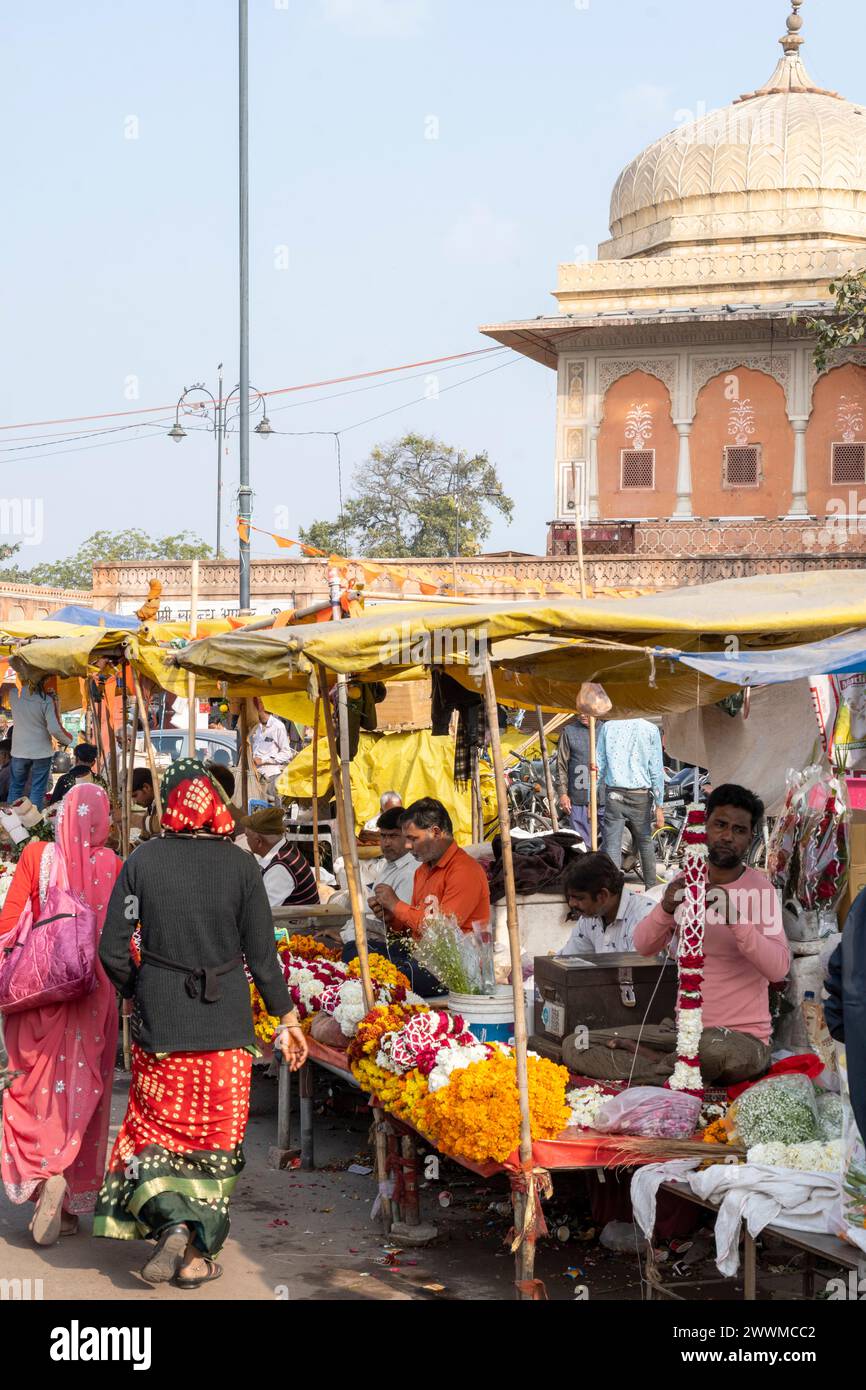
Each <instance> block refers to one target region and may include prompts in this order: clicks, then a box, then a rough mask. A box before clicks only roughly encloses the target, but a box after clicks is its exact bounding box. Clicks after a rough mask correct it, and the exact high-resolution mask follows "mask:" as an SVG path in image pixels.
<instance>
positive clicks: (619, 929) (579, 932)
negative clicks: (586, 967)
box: [559, 854, 653, 956]
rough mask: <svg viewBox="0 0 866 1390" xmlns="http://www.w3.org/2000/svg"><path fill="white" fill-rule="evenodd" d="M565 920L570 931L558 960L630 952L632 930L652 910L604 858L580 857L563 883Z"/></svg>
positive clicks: (650, 903)
mask: <svg viewBox="0 0 866 1390" xmlns="http://www.w3.org/2000/svg"><path fill="white" fill-rule="evenodd" d="M565 901H566V902H567V903H568V906H569V914H568V915H569V918H571V919H573V918H575V917H576V918H577V922H576V925H575V928H574V931H573V932H572V933H571V936H570V937H569V938H568V941H567V942H566V943H565V945H564V946H563V948H562V950H561V951H560V953H559V954H560V955H562V956H578V955H586V954H592V953H593V952H597V951H633V950H634V949H635V946H634V930H635V927H636V926H637V924H638V922H642V921H643V919H644V917H646V915H647V913H649V912H651V911H652V909H653V903H652V901H651V900H650V899H649V898H647V897H645V896H644V894H643V893H638V892H637V891H636V890H635V889H634V888H630V887H629V886H628V885H627V883H626V881H625V874H624V873H623V872H622V869H618V868H617V867H616V865H615V864H614V862H613V860H612V859H610V858H609V857H608V855H606V854H581V855H580V856H579V858H578V859H577V860H576V862H575V863H574V864H572V866H571V868H570V869H569V871H568V874H567V875H566V879H565Z"/></svg>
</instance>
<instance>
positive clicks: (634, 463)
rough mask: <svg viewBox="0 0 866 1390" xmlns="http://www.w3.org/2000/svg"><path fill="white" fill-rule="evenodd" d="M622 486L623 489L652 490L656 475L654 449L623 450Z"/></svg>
mask: <svg viewBox="0 0 866 1390" xmlns="http://www.w3.org/2000/svg"><path fill="white" fill-rule="evenodd" d="M621 461H622V486H623V487H624V488H644V489H647V488H654V487H655V485H656V483H655V475H656V451H655V449H623V450H622V455H621Z"/></svg>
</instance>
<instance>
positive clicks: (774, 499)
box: [691, 358, 794, 517]
mask: <svg viewBox="0 0 866 1390" xmlns="http://www.w3.org/2000/svg"><path fill="white" fill-rule="evenodd" d="M714 360H715V361H717V362H718V361H719V360H722V361H723V365H722V367H721V369H720V370H719V371H717V372H716V373H714V374H713V375H712V376H708V377H707V378H706V380H705V381H704V382H703V384H702V386H701V387H700V390H698V391H697V394H696V397H695V417H694V421H693V424H692V432H691V456H692V507H693V510H694V512H695V514H696V515H697V516H704V517H713V516H766V517H778V516H784V515H785V514H786V513H787V511H788V509H789V507H790V504H791V481H792V477H793V467H794V431H793V428H792V426H791V422H790V420H789V418H788V402H787V397H786V394H785V389H784V386H783V384H782V382H781V381H779V379H778V376H777V375H776V374H775V373H773V374H771V373H768V372H765V371H764V369H763V367H755V366H749V365H747V362H748V360H749V359H740V360H739V361H737V360H736V359H733V360H727V359H718V358H716V359H714ZM759 360H762V359H759ZM734 449H736V450H744V451H751V450H757V455H754V454H751V453H748V454H747V453H739V454H736V455H735V454H733V453H732V452H731V451H733V450H734ZM726 450H727V451H728V453H727V454H726ZM749 459H753V460H754V461H755V462H756V465H757V473H756V483H755V484H754V485H751V484H750V483H744V484H742V485H737V484H736V483H735V482H734V481H733V478H735V477H736V476H737V463H738V461H739V463H740V466H741V467H742V468H745V467H746V461H747V460H749ZM726 460H727V467H726ZM741 476H742V475H741Z"/></svg>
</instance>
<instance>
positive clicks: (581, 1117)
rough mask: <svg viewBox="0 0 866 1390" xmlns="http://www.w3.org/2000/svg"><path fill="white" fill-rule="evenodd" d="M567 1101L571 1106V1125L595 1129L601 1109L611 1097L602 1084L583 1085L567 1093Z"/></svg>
mask: <svg viewBox="0 0 866 1390" xmlns="http://www.w3.org/2000/svg"><path fill="white" fill-rule="evenodd" d="M565 1099H566V1103H567V1104H568V1105H570V1106H571V1119H570V1120H569V1122H568V1123H569V1124H570V1125H575V1126H576V1127H577V1128H578V1129H595V1122H596V1120H597V1119H598V1115H599V1111H600V1110H601V1107H602V1106H603V1105H604V1102H605V1101H606V1100H608V1099H609V1097H608V1096H607V1094H606V1093H605V1092H604V1091H603V1090H602V1088H601V1086H581V1087H577V1088H575V1090H573V1091H568V1092H567V1094H566V1097H565Z"/></svg>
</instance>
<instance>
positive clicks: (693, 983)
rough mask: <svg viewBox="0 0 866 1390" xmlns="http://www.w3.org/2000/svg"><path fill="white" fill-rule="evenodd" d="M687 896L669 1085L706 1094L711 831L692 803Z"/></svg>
mask: <svg viewBox="0 0 866 1390" xmlns="http://www.w3.org/2000/svg"><path fill="white" fill-rule="evenodd" d="M683 843H684V844H685V846H686V851H685V865H684V868H685V872H684V875H683V876H684V879H685V896H684V899H683V902H682V904H681V906H680V907H679V909H678V911H677V921H678V925H679V942H678V948H677V970H678V976H679V978H678V986H677V1012H676V1017H677V1057H676V1064H675V1066H674V1070H673V1074H672V1076H671V1077H670V1078H669V1079H668V1081H667V1083H666V1084H667V1085H668V1087H669V1088H670V1089H671V1090H672V1091H687V1092H688V1093H689V1094H691V1095H696V1096H702V1095H703V1090H704V1083H703V1078H702V1076H701V1064H700V1057H699V1052H700V1045H701V1034H702V1032H703V1002H704V996H703V982H704V926H705V921H706V911H707V873H708V860H707V832H706V816H705V814H704V810H703V807H702V806H697V805H692V806H690V807H689V809H688V814H687V817H686V828H685V830H684V831H683Z"/></svg>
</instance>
